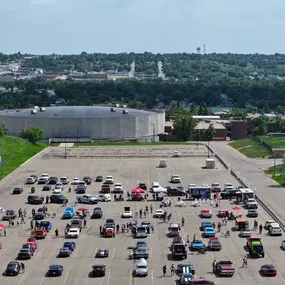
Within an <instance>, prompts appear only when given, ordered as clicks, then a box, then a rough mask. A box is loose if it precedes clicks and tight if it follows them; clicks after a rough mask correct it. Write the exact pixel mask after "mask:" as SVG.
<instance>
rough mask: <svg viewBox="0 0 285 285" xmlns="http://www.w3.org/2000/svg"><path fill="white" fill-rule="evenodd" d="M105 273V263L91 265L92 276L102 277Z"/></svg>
mask: <svg viewBox="0 0 285 285" xmlns="http://www.w3.org/2000/svg"><path fill="white" fill-rule="evenodd" d="M105 275H106V265H104V264H98V265H93V266H92V276H93V277H103V276H105Z"/></svg>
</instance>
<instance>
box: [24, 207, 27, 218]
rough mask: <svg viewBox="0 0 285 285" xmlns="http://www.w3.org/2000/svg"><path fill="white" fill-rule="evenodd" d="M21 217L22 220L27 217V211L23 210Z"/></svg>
mask: <svg viewBox="0 0 285 285" xmlns="http://www.w3.org/2000/svg"><path fill="white" fill-rule="evenodd" d="M23 216H24V218H26V217H27V210H26V209H24V211H23Z"/></svg>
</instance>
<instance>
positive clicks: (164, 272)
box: [162, 265, 166, 277]
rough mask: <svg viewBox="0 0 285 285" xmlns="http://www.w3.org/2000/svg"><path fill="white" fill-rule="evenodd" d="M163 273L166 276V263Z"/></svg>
mask: <svg viewBox="0 0 285 285" xmlns="http://www.w3.org/2000/svg"><path fill="white" fill-rule="evenodd" d="M162 273H163V277H165V275H166V265H164V266H163V267H162Z"/></svg>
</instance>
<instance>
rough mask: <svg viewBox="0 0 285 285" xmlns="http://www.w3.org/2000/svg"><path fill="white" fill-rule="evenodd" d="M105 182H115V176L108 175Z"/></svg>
mask: <svg viewBox="0 0 285 285" xmlns="http://www.w3.org/2000/svg"><path fill="white" fill-rule="evenodd" d="M105 183H107V184H113V183H114V177H113V176H110V175H108V176H107V177H106V178H105Z"/></svg>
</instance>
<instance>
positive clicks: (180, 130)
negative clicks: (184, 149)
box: [173, 115, 196, 141]
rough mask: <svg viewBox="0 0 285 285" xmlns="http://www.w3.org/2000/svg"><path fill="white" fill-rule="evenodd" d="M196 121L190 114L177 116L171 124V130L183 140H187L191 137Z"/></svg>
mask: <svg viewBox="0 0 285 285" xmlns="http://www.w3.org/2000/svg"><path fill="white" fill-rule="evenodd" d="M195 127H196V121H195V120H194V119H193V117H192V116H190V115H180V116H178V117H177V118H176V119H175V121H174V124H173V131H174V134H175V135H177V137H178V138H179V139H181V140H183V141H188V140H190V138H192V137H193V134H194V130H195Z"/></svg>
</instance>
